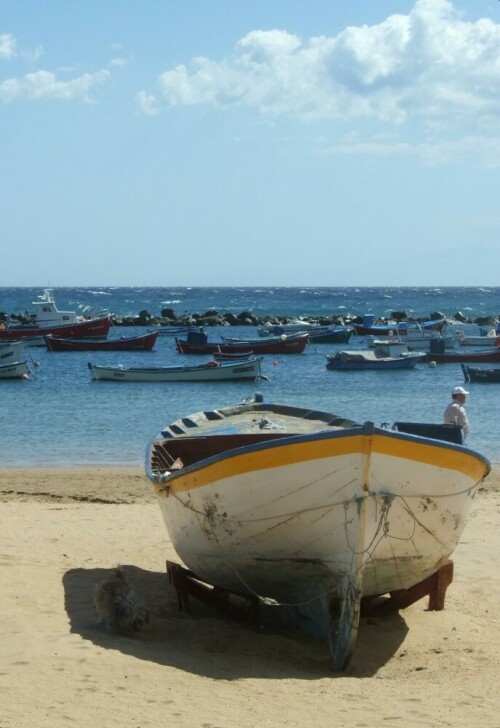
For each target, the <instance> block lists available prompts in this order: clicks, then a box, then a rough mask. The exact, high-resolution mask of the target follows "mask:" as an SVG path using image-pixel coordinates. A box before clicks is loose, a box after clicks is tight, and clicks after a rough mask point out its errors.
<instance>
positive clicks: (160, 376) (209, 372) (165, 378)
mask: <svg viewBox="0 0 500 728" xmlns="http://www.w3.org/2000/svg"><path fill="white" fill-rule="evenodd" d="M260 364H261V360H260V359H259V358H258V357H255V358H254V359H249V360H245V361H238V362H229V363H226V362H224V363H217V362H208V363H207V364H200V365H198V366H194V367H159V368H157V369H152V368H139V367H138V368H130V367H129V368H127V367H104V366H97V365H95V364H91V363H90V362H89V364H88V367H89V369H90V372H91V377H92V379H95V380H101V381H113V382H221V381H228V380H240V381H241V380H255V379H257V378H260V377H261V376H262V375H261V370H260Z"/></svg>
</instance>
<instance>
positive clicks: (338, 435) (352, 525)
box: [146, 397, 490, 669]
mask: <svg viewBox="0 0 500 728" xmlns="http://www.w3.org/2000/svg"><path fill="white" fill-rule="evenodd" d="M421 431H423V426H421ZM433 431H434V433H435V434H437V435H438V436H439V433H440V432H442V437H443V438H444V437H445V436H448V435H447V432H445V427H444V426H441V427H440V426H434V430H433ZM489 469H490V465H489V462H488V460H487V459H486V458H484V457H483V456H481V455H480V454H478V453H476V452H474V451H472V450H470V449H468V448H466V447H464V446H463V445H460V444H456V443H452V442H449V441H447V440H445V439H432V438H431V437H427V436H423V435H414V434H409V433H408V432H402V431H398V430H394V429H393V430H389V429H385V428H382V427H376V426H375V425H374V424H373V423H370V422H367V423H365V424H363V425H360V424H357V423H355V422H353V421H351V420H348V419H346V418H343V417H341V416H338V415H335V414H332V413H328V412H321V411H316V410H314V409H310V408H309V409H302V408H299V407H293V406H287V405H282V404H273V403H269V404H268V403H265V402H263V401H262V397H256V398H255V400H253V401H251V402H245V403H241V404H236V405H234V406H231V407H227V408H221V409H215V410H211V411H201V412H196V413H194V414H191V415H189V416H187V417H182V418H180V419H178V420H176V421H175V422H173V423H171V424H170V425H167V426H166V427H165V428H164V429H163V430H162V431H161V432H160V433H159V434H158V435H156V436H155V437H153V438H152V440H151V441H150V443H149V445H148V448H147V453H146V473H147V475H148V477H149V478H150V480H151V481H152V482H153V483H154V487H155V491H156V494H157V498H158V502H159V506H160V509H161V513H162V515H163V519H164V522H165V525H166V528H167V531H168V534H169V537H170V540H171V542H172V544H173V546H174V548H175V550H176V552H177V553H178V555H179V557H180V558H181V559H182V561H183V562H184V564H185V565H186V566H187V567H188V568H189V569H190V570H191V572H192V574H194V575H195V576H196V577H197V578H198V579H200V580H202V581H204V582H206V583H208V584H211V585H213V586H214V587H217V588H218V589H222V590H226V591H227V592H230V593H236V594H239V595H243V596H248V597H251V598H253V599H258V600H260V601H263V602H266V603H270V602H272V601H273V600H274V601H275V603H277V604H283V605H286V608H287V610H288V611H293V612H294V613H295V614H296V617H297V619H298V620H299V622H300V623H301V624H302V626H303V627H305V628H306V629H309V630H310V631H312V632H313V633H314V634H315V635H317V636H320V637H323V638H325V639H326V640H327V641H328V643H329V645H330V649H331V653H332V658H333V664H334V666H335V668H337V669H340V668H344V667H345V666H346V665H347V663H348V662H349V659H350V656H351V654H352V651H353V649H354V643H355V638H356V633H357V627H358V620H359V615H360V607H361V598H362V597H379V596H381V595H385V594H388V593H393V592H396V591H399V590H406V589H409V588H412V587H413V586H414V585H416V584H419V583H421V582H422V581H423V580H425V579H427V578H428V577H430V576H431V575H432V574H435V573H436V572H437V571H438V570H439V569H440V568H441V566H442V565H443V563H444V562H445V561H446V559H448V557H449V556H450V555H451V554H452V552H453V550H454V548H455V546H456V545H457V543H458V540H459V538H460V535H461V533H462V530H463V528H464V526H465V523H466V520H467V516H468V513H469V510H470V508H471V505H472V502H473V498H474V496H475V494H476V492H477V488H478V486H479V484H480V483H481V482H482V480H483V479H484V478H485V477H486V475H487V474H488V472H489Z"/></svg>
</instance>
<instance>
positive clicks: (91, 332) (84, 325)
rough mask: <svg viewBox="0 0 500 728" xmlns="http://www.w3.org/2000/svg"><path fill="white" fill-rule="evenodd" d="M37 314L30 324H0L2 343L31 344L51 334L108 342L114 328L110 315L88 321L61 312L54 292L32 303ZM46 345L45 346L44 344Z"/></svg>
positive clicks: (76, 315) (46, 292) (66, 312)
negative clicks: (99, 339) (106, 340)
mask: <svg viewBox="0 0 500 728" xmlns="http://www.w3.org/2000/svg"><path fill="white" fill-rule="evenodd" d="M33 306H35V312H34V314H32V315H31V316H30V321H29V322H28V323H15V324H13V323H6V322H1V323H0V341H13V340H19V339H22V340H23V341H29V340H30V339H35V338H38V339H40V337H43V336H48V335H49V334H52V335H53V336H60V337H72V338H81V337H89V336H92V337H96V338H103V339H105V338H106V337H107V335H108V331H109V329H110V326H111V317H110V315H109V314H106V315H104V316H98V317H94V318H90V319H85V318H83V316H80V315H78V314H76V313H75V312H74V311H59V310H58V308H57V306H56V303H55V300H54V293H53V290H52V289H51V288H47V289H45V291H44V293H43V295H42V296H40V301H33ZM43 343H45V342H43Z"/></svg>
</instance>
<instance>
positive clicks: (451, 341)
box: [365, 332, 458, 351]
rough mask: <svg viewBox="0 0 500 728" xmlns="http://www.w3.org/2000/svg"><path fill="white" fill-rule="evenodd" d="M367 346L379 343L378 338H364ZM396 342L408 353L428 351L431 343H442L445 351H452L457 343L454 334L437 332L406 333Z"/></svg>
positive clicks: (456, 337)
mask: <svg viewBox="0 0 500 728" xmlns="http://www.w3.org/2000/svg"><path fill="white" fill-rule="evenodd" d="M365 338H366V341H367V343H368V346H370V347H374V346H375V342H376V341H380V336H366V337H365ZM396 341H401V342H402V343H403V344H405V345H406V346H407V347H408V349H410V351H415V350H418V351H430V349H431V342H432V341H442V342H443V344H444V348H445V349H454V348H455V347H456V345H457V342H458V336H457V335H455V334H446V335H441V334H439V333H438V332H435V333H431V332H429V333H428V334H426V333H425V332H417V333H415V334H413V333H411V334H410V333H407V334H405V335H404V336H401V338H400V339H398V338H397V337H396Z"/></svg>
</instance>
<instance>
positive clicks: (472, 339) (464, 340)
mask: <svg viewBox="0 0 500 728" xmlns="http://www.w3.org/2000/svg"><path fill="white" fill-rule="evenodd" d="M459 342H460V344H461V345H462V346H487V347H488V348H489V349H493V348H495V347H496V346H498V343H500V336H497V335H496V334H495V336H461V337H460V339H459Z"/></svg>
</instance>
